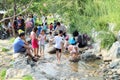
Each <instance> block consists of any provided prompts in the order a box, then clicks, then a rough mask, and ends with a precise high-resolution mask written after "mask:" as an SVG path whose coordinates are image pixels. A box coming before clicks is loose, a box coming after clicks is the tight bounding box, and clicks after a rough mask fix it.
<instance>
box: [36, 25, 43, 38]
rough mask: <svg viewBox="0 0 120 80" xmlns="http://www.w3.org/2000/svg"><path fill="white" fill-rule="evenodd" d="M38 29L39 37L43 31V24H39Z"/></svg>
mask: <svg viewBox="0 0 120 80" xmlns="http://www.w3.org/2000/svg"><path fill="white" fill-rule="evenodd" d="M37 28H38V32H37V36H39V35H40V33H41V30H42V27H41V24H39V25H38V27H37Z"/></svg>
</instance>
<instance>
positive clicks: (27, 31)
mask: <svg viewBox="0 0 120 80" xmlns="http://www.w3.org/2000/svg"><path fill="white" fill-rule="evenodd" d="M25 26H26V34H27V33H28V34H29V35H30V32H31V31H32V22H31V21H30V18H27V20H26V22H25Z"/></svg>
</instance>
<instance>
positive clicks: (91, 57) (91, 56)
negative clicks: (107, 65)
mask: <svg viewBox="0 0 120 80" xmlns="http://www.w3.org/2000/svg"><path fill="white" fill-rule="evenodd" d="M95 59H96V55H95V54H92V53H90V52H86V53H83V54H81V60H83V61H93V60H95Z"/></svg>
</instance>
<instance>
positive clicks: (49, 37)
mask: <svg viewBox="0 0 120 80" xmlns="http://www.w3.org/2000/svg"><path fill="white" fill-rule="evenodd" d="M47 37H48V42H49V47H50V45H52V41H51V40H52V39H53V38H54V36H53V35H52V32H49V35H48V36H47Z"/></svg>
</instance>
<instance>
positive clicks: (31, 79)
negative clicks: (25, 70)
mask: <svg viewBox="0 0 120 80" xmlns="http://www.w3.org/2000/svg"><path fill="white" fill-rule="evenodd" d="M22 80H33V78H32V76H31V75H26V76H24V77H23V78H22Z"/></svg>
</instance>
